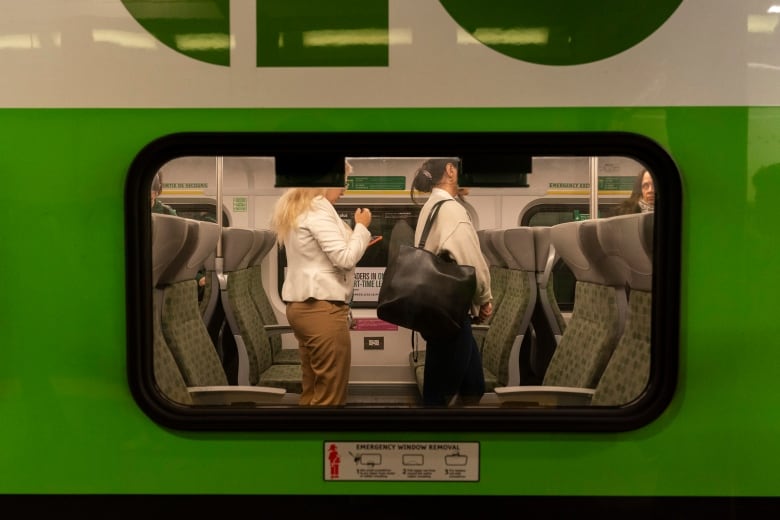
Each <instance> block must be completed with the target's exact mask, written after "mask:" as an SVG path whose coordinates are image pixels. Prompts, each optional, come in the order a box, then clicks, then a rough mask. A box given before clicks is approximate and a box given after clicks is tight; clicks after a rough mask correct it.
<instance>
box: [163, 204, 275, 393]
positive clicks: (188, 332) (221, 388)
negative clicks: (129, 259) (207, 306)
mask: <svg viewBox="0 0 780 520" xmlns="http://www.w3.org/2000/svg"><path fill="white" fill-rule="evenodd" d="M152 226H153V230H152V234H153V253H152V254H153V257H154V256H157V253H156V251H157V250H158V249H159V250H160V254H159V256H160V262H159V263H158V262H155V263H154V266H158V265H162V264H163V259H162V257H164V255H166V254H168V252H169V250H173V248H174V247H173V245H171V244H176V243H181V244H182V247H181V248H180V249H179V251H178V254H177V255H175V257H174V258H173V259H171V260H170V262H169V267H167V268H164V269H158V271H159V272H160V273H161V274H160V275H159V276H155V275H154V272H155V269H154V268H153V278H155V279H156V282H157V283H156V287H158V288H160V289H159V290H160V291H161V292H162V297H161V300H162V315H161V319H160V324H161V325H160V328H159V331H157V330H156V331H155V335H154V336H155V340H154V363H155V365H154V366H155V378H156V380H157V384H158V386H160V389H161V390H162V391H163V393H165V394H166V395H168V396H169V397H170V398H171V399H172V400H174V401H177V402H180V403H183V404H189V403H190V402H191V403H194V404H231V403H250V404H269V403H277V402H279V401H280V400H281V399H283V398H284V397H285V394H286V392H285V391H284V390H283V389H279V388H262V387H234V386H229V385H227V376H226V375H225V373H224V371H223V369H222V365H221V362H220V360H219V357H218V356H217V354H216V350H215V349H214V346H213V344H212V343H211V340H210V338H209V336H208V331H207V330H206V327H205V324H204V323H203V320H202V318H201V314H200V311H199V308H198V300H197V282H196V281H195V279H194V274H195V272H197V270H198V269H199V267H198V265H200V263H202V261H203V259H204V258H205V256H206V255H208V254H209V251H210V250H211V249H210V248H213V247H214V246H215V245H216V240H215V239H216V238H217V237H218V236H219V235H218V232H219V229H218V227H217V226H216V225H215V224H210V223H203V222H198V221H194V220H189V219H183V218H180V217H174V216H168V215H153V216H152ZM155 229H156V230H157V231H155ZM201 231H203V232H201ZM155 234H158V236H159V239H157V238H156V237H155ZM169 242H170V243H169ZM161 243H166V244H167V245H165V246H163V247H157V246H159V245H160V244H161ZM193 269H194V271H193ZM182 384H184V385H185V387H182ZM185 390H186V393H187V395H188V396H185V394H184V391H185Z"/></svg>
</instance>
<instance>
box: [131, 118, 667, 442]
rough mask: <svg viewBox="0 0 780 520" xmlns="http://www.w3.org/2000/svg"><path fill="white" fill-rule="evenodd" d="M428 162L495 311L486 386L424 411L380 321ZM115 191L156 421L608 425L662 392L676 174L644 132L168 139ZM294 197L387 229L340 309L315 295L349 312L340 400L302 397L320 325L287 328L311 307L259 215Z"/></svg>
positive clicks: (405, 361) (134, 378) (640, 415)
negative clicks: (290, 284)
mask: <svg viewBox="0 0 780 520" xmlns="http://www.w3.org/2000/svg"><path fill="white" fill-rule="evenodd" d="M429 160H441V164H443V165H445V166H444V168H445V170H443V171H444V172H445V173H444V175H445V177H441V178H440V177H439V174H438V173H437V174H435V175H431V179H432V181H438V180H441V179H445V180H444V181H442V182H440V183H439V184H436V183H433V184H435V185H434V186H432V188H435V189H437V190H442V191H438V192H436V193H437V196H447V197H451V198H453V199H454V200H455V202H454V203H455V204H459V205H461V206H462V207H463V210H464V211H463V213H462V215H464V217H463V219H464V220H463V226H461V227H458V228H457V229H458V233H457V236H451V237H449V238H448V239H451V240H452V241H453V242H449V244H450V245H449V246H446V245H445V246H444V247H445V249H446V248H447V247H451V248H453V250H457V248H469V247H474V248H478V251H477V254H479V258H481V259H483V260H484V264H483V263H482V262H481V261H479V262H478V263H479V264H480V265H478V266H477V268H478V269H479V270H480V272H481V273H487V274H489V277H490V290H491V293H492V299H493V308H494V310H493V313H492V315H491V316H490V317H489V318H487V319H483V320H481V321H480V320H474V321H473V323H472V324H471V325H470V327H471V329H472V330H471V332H472V335H473V337H474V342H475V344H476V347H475V348H476V349H477V351H478V352H479V364H477V365H476V370H477V372H476V373H477V374H479V373H481V374H482V379H484V393H482V394H481V396H477V397H476V398H473V396H472V398H471V399H464V400H461V399H458V398H453V399H452V401H451V402H450V403H449V404H448V405H443V406H430V405H426V404H425V401H424V399H423V394H424V392H425V391H426V390H425V388H426V387H425V384H424V376H425V372H426V351H427V342H426V340H425V338H423V337H422V336H421V335H420V334H419V333H416V332H414V331H411V330H408V329H404V328H403V327H399V326H397V325H394V324H392V323H388V322H386V321H383V320H382V319H380V318H378V316H377V312H376V306H377V297H378V293H379V290H380V288H381V286H382V280H383V277H384V274H385V272H386V270H387V268H388V266H389V265H392V263H393V261H394V257H395V254H396V253H397V251H398V248H399V247H400V245H401V244H406V245H415V244H414V234H415V228H416V227H417V226H418V225H419V222H418V220H419V216H420V214H421V211H424V210H423V207H424V204H425V203H426V201H427V200H428V198H429V196H430V195H431V193H429V192H427V191H418V190H414V189H413V182H414V178H415V175H417V174H418V173H420V172H422V174H424V173H425V171H427V170H425V168H424V167H423V166H424V163H425V164H426V166H425V167H428V168H431V169H434V168H433V167H431V166H430V164H433V163H426V161H429ZM450 167H451V168H452V170H450V169H449V168H450ZM446 172H449V173H446ZM453 172H454V173H453ZM428 173H429V174H430V173H431V172H428ZM447 175H449V177H446V176H447ZM452 175H454V177H453V176H452ZM461 178H462V179H463V183H462V184H461V183H459V182H457V181H458V180H459V179H461ZM447 179H450V180H449V181H448V180H447ZM453 179H454V181H453ZM451 181H452V182H451ZM126 186H127V188H126V238H127V240H126V244H127V255H128V256H127V259H128V261H127V313H128V328H127V329H128V370H129V382H130V386H131V389H132V391H133V395H134V396H135V398H136V400H137V402H138V403H139V406H141V408H142V409H143V410H144V411H145V412H146V413H147V414H148V415H149V416H150V417H152V418H153V419H154V420H156V421H158V422H160V423H161V424H164V425H166V426H168V427H173V428H177V429H185V430H191V429H204V430H219V429H226V430H237V429H239V430H277V431H289V430H321V431H326V430H327V431H335V430H344V431H349V430H359V431H367V430H375V431H399V430H410V431H420V430H431V431H434V430H449V431H457V430H462V431H499V430H500V431H507V430H516V431H540V430H547V431H621V430H628V429H633V428H637V427H640V426H642V425H644V424H647V423H648V422H650V421H652V420H654V419H655V418H656V417H657V416H658V415H659V414H660V413H661V412H662V411H663V410H664V408H665V407H666V406H667V404H668V403H669V401H670V400H671V397H672V395H673V393H674V389H675V387H676V378H677V366H678V345H679V338H678V329H679V312H678V309H679V267H680V227H681V221H680V219H681V207H682V190H681V181H680V176H679V172H678V171H677V169H676V167H675V165H674V162H673V160H672V159H671V158H670V157H669V156H668V155H667V153H666V152H665V151H664V150H663V149H661V148H660V147H659V146H658V145H656V144H655V143H654V142H653V141H651V140H649V139H647V138H645V137H643V136H640V135H633V134H626V133H615V134H613V133H582V134H576V133H565V134H560V135H558V134H554V133H545V134H533V133H511V132H506V133H397V134H372V133H355V134H351V133H311V134H307V133H279V134H274V133H263V134H220V133H215V134H203V133H200V134H176V135H171V136H167V137H164V138H161V139H159V140H157V141H155V142H153V143H150V144H149V146H148V147H147V148H145V149H144V150H143V151H142V152H141V153H140V154H139V155H138V156H137V157H136V159H135V161H134V162H133V164H132V165H131V167H130V170H129V173H128V181H127V184H126ZM291 190H295V191H291ZM288 192H290V194H291V195H293V194H303V193H308V194H309V195H307V197H308V198H306V199H301V200H306V201H311V200H320V201H321V203H323V204H326V205H325V206H322V207H325V208H330V207H331V206H332V211H333V212H334V214H335V215H334V218H338V220H337V221H339V222H340V225H341V226H343V228H342V229H343V230H345V231H344V232H345V233H346V235H347V236H348V235H349V233H351V231H350V230H351V229H352V228H354V226H355V222H354V220H355V218H356V216H355V211H356V210H357V209H359V208H368V209H370V211H371V214H372V219H371V222H370V225H369V226H368V228H369V232H370V234H371V235H375V236H381V237H382V239H381V240H379V241H378V242H376V243H374V244H373V245H371V246H369V247H368V248H367V249H366V251H365V252H364V254H363V255H362V257H361V258H360V261H359V262H358V263H357V265H356V266H355V268H354V270H353V272H354V274H355V276H354V284H353V285H352V286H351V287H349V290H350V294H349V295H348V297H346V298H344V299H345V303H346V304H348V305H349V308H347V307H345V306H344V303H339V301H335V302H334V301H330V300H328V299H327V297H326V298H319V299H316V300H312V301H310V302H309V303H314V304H317V302H324V304H325V305H333V309H334V311H333V312H338V313H341V312H345V314H344V316H347V314H348V315H349V316H348V319H345V321H344V324H345V327H348V333H349V340H350V345H349V361H350V363H349V367H350V368H349V377H348V384H347V391H346V402H344V403H340V404H339V405H338V406H328V405H323V406H316V405H312V404H309V403H308V402H307V401H306V396H304V393H303V388H304V373H310V372H308V371H306V372H304V366H305V365H304V364H305V363H309V362H310V353H309V352H310V351H309V350H304V351H301V352H299V345H298V338H299V337H303V336H305V335H308V336H307V337H315V338H316V337H317V334H318V331H320V330H322V329H321V328H318V325H316V323H317V322H316V321H311V320H304V321H302V322H300V321H299V322H297V323H301V325H300V326H301V327H303V325H302V324H303V323H305V324H306V327H305V331H304V330H303V329H299V330H296V331H293V329H292V327H291V326H290V324H289V323H290V322H289V320H288V311H289V310H290V308H293V309H294V310H293V312H301V310H300V309H301V308H308V307H305V306H304V307H301V306H296V305H293V306H292V307H290V306H289V305H288V304H289V302H285V301H283V298H282V288H283V287H284V283H285V280H286V279H287V277H288V276H294V274H291V273H289V272H288V258H287V255H288V254H293V253H289V252H288V251H286V248H284V247H280V241H279V240H278V238H279V237H278V235H277V233H276V230H275V228H274V227H273V221H272V219H273V215H274V210H275V208H276V205H277V203H278V202H279V200H280V198H281V197H282V196H283V195H285V194H287V193H288ZM334 193H335V196H333V194H334ZM318 195H327V197H331V198H327V197H325V198H321V199H317V198H316V196H318ZM306 204H309V205H310V204H314V203H313V202H305V204H304V206H302V207H304V208H308V207H310V206H307V205H306ZM318 204H319V203H318ZM327 204H330V205H327ZM328 211H330V210H328ZM293 222H297V221H295V220H293ZM294 227H295V224H293V225H292V228H293V229H294ZM311 240H315V239H314V238H312V239H311ZM445 244H447V242H445ZM453 244H457V245H453ZM475 251H476V249H475ZM320 269H321V270H322V272H323V273H326V274H327V273H328V272H329V271H331V269H333V272H342V271H343V270H342V271H338V269H336V268H331V267H327V266H326V267H320ZM347 271H349V270H347ZM331 274H332V273H331ZM480 276H481V277H484V276H485V275H484V274H480ZM312 279H317V276H313V277H312ZM346 279H347V278H344V280H346ZM483 279H486V278H483ZM435 290H436V288H435V287H431V291H435ZM338 309H342V310H338ZM339 316H341V314H339ZM329 323H330V322H329ZM296 332H298V336H296ZM312 341H314V342H315V343H316V339H315V340H312ZM437 344H438V345H439V346H441V345H448V343H447V342H438V343H437ZM308 348H313V347H307V349H308ZM448 348H449V346H448ZM452 349H453V352H452V355H453V356H455V355H456V347H455V346H454V345H453V346H452ZM583 352H586V353H587V354H586V355H585V356H584V357H583V354H582V353H583ZM430 359H435V358H430ZM428 369H429V370H435V369H433V368H431V367H430V366H429V367H428ZM306 384H307V385H309V384H310V383H309V382H308V381H307V382H306ZM472 393H473V392H472Z"/></svg>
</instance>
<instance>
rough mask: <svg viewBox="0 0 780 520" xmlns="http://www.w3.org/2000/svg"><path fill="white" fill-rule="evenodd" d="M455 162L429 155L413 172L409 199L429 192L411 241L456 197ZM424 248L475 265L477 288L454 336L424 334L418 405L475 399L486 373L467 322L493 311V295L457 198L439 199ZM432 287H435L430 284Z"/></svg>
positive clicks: (474, 233)
mask: <svg viewBox="0 0 780 520" xmlns="http://www.w3.org/2000/svg"><path fill="white" fill-rule="evenodd" d="M459 166H460V160H458V159H453V158H451V159H429V160H427V161H425V162H424V163H423V164H422V166H421V167H420V168H419V169H418V170H417V172H416V173H415V176H414V179H413V181H412V190H411V197H412V201H414V202H415V203H416V202H417V201H416V199H415V191H417V192H421V193H430V194H431V195H430V197H428V200H427V201H426V203H425V204H424V205H423V207H422V209H421V210H420V217H419V219H418V221H417V228H416V229H415V234H414V243H415V244H419V243H420V237H421V235H422V230H423V227H424V226H425V221H426V220H427V218H428V215H429V214H430V212H431V208H432V207H433V206H434V205H435V204H436V203H437V202H439V201H441V200H453V201H455V200H456V197H457V195H458V190H459V188H458V168H459ZM425 249H427V250H429V251H432V252H433V253H435V254H438V255H445V256H448V257H449V258H450V259H452V260H453V261H455V262H457V263H458V264H460V265H471V266H474V269H475V270H476V274H477V290H476V291H475V293H474V298H473V300H472V309H471V317H467V318H466V320H465V321H464V323H463V326H462V327H461V329H460V331H459V332H458V334H457V335H456V336H454V337H452V338H446V339H441V338H426V337H425V336H423V338H424V339H425V341H426V348H425V374H424V379H423V404H425V405H431V406H447V405H449V404H450V403H451V402H452V401H453V400H454V398H455V397H456V396H459V397H460V400H461V402H462V403H464V404H476V403H478V402H479V400H480V399H481V398H482V395H483V394H484V393H485V377H484V374H483V373H482V359H481V358H480V353H479V349H478V348H477V342H476V341H475V340H474V336H473V334H472V332H471V321H472V319H473V320H475V321H477V322H479V321H482V320H485V319H487V318H488V317H489V316H490V315H491V314H492V312H493V305H492V303H491V301H492V298H493V296H492V294H491V292H490V272H489V271H488V266H487V263H486V262H485V257H484V256H483V255H482V251H481V250H480V247H479V239H478V238H477V231H476V230H475V229H474V226H473V225H472V223H471V219H470V218H469V214H468V212H467V211H466V208H464V207H463V206H462V205H461V204H460V203H458V202H454V203H453V204H447V203H444V204H442V206H441V208H440V209H439V213H438V215H437V216H436V219H435V220H434V222H433V226H432V227H431V230H430V233H429V234H428V239H427V241H426V242H425ZM431 290H432V291H435V290H436V288H435V287H431Z"/></svg>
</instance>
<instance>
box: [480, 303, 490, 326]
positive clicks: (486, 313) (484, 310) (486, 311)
mask: <svg viewBox="0 0 780 520" xmlns="http://www.w3.org/2000/svg"><path fill="white" fill-rule="evenodd" d="M491 314H493V302H487V303H483V304H482V305H480V307H479V321H480V322H483V321H485V320H486V319H488V318H489V317H490V315H491Z"/></svg>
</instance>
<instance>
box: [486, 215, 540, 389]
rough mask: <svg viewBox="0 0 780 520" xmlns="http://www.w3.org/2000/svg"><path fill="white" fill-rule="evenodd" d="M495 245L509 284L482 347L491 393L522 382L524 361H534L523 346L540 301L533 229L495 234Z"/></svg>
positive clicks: (511, 230)
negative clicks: (507, 385)
mask: <svg viewBox="0 0 780 520" xmlns="http://www.w3.org/2000/svg"><path fill="white" fill-rule="evenodd" d="M491 243H492V245H493V247H494V249H495V251H496V252H497V253H498V255H499V257H500V258H501V260H502V263H503V265H504V266H505V267H503V268H501V269H499V271H500V272H501V273H502V275H504V276H505V277H506V284H505V286H504V287H505V290H504V294H503V297H502V300H501V305H500V306H499V307H498V309H497V310H494V311H493V318H492V320H491V322H490V327H489V328H488V331H487V335H486V336H485V341H484V343H483V346H482V366H483V370H484V372H485V391H487V392H492V391H493V389H494V388H495V387H496V386H505V385H506V384H510V385H511V384H520V383H521V382H522V376H523V372H524V371H526V370H525V365H526V363H524V362H523V361H521V358H525V361H527V360H528V359H529V358H530V357H529V356H528V352H527V351H526V352H522V345H523V343H524V338H525V337H526V336H527V335H528V332H529V326H530V323H531V317H532V315H533V310H534V308H535V307H536V299H537V289H536V272H535V266H536V263H535V258H536V255H535V253H534V236H533V229H532V228H530V227H518V228H512V229H507V230H504V231H501V232H498V233H495V234H493V235H492V236H491ZM513 381H514V382H515V383H513Z"/></svg>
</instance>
